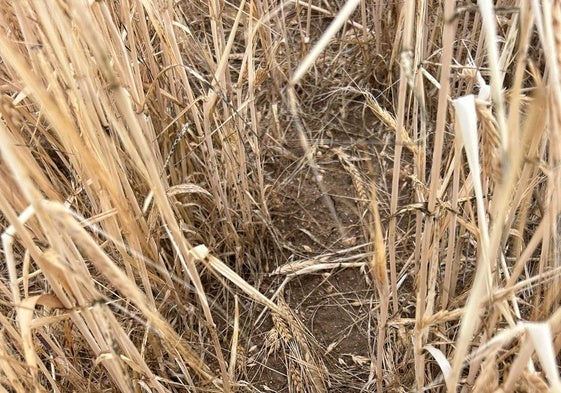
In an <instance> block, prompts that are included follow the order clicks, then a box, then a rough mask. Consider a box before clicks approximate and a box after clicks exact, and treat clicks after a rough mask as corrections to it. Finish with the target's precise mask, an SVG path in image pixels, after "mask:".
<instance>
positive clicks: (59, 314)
mask: <svg viewBox="0 0 561 393" xmlns="http://www.w3.org/2000/svg"><path fill="white" fill-rule="evenodd" d="M0 9H2V13H1V14H0V90H1V91H0V92H1V96H0V116H1V119H0V154H1V156H0V173H1V177H0V211H1V215H0V222H1V224H2V225H1V228H2V259H3V261H4V263H3V265H2V266H3V268H2V269H1V271H0V273H1V279H0V294H1V306H0V311H1V312H0V338H1V339H0V356H1V357H2V359H3V360H2V361H1V362H0V388H1V390H3V391H14V392H28V391H59V392H66V391H75V390H80V391H88V392H90V391H91V392H98V391H122V392H140V391H154V392H172V391H177V392H180V391H217V392H218V391H219V392H233V391H252V392H257V391H266V390H263V389H265V388H264V386H265V385H266V383H265V381H260V380H259V378H260V376H261V375H263V373H262V372H263V368H264V367H265V365H264V364H261V366H260V365H257V366H255V365H253V366H252V367H248V364H247V363H248V362H249V360H248V359H250V358H251V357H250V356H249V355H247V353H248V352H250V351H249V350H250V347H251V346H252V345H253V344H255V343H256V345H258V346H259V345H260V346H262V347H263V348H262V351H261V353H267V352H268V355H272V353H273V352H275V353H278V352H281V353H282V355H281V358H283V359H284V364H285V371H284V372H285V374H284V378H285V379H286V383H285V385H284V386H285V388H286V389H287V390H288V391H290V392H300V391H301V392H322V391H325V392H328V391H349V390H344V389H345V386H346V385H345V381H344V376H345V375H346V374H345V373H342V372H340V369H339V368H337V366H336V364H337V362H336V361H332V360H333V359H329V358H328V357H326V355H325V354H326V353H327V351H326V350H325V348H322V347H321V344H320V342H325V341H326V340H323V338H318V337H313V336H312V334H311V333H310V332H309V331H308V330H307V329H306V328H305V327H304V325H303V323H302V322H301V321H300V320H299V319H298V315H297V314H295V313H294V312H293V310H291V309H290V306H289V305H288V304H287V303H285V302H284V301H282V296H279V297H274V298H271V296H270V295H271V293H272V292H275V290H276V289H277V288H273V289H274V290H273V291H271V292H269V291H267V292H266V293H263V292H262V287H261V284H262V282H263V277H264V273H267V272H269V270H272V269H273V268H275V267H276V265H277V264H283V263H284V259H285V258H286V250H285V249H284V248H283V245H282V241H281V240H280V239H279V236H278V231H277V228H275V224H274V220H273V219H272V211H271V209H270V207H269V205H270V201H271V199H272V198H274V195H275V193H276V192H278V190H277V189H276V188H275V187H276V185H277V184H278V183H277V182H276V181H275V180H276V179H271V178H270V174H269V173H268V172H267V171H266V168H267V165H269V164H270V163H271V162H273V163H274V160H275V158H276V157H278V156H279V155H281V154H285V153H287V152H288V150H287V149H286V147H285V146H286V143H287V138H296V135H298V138H299V140H300V142H301V143H302V145H301V146H302V147H301V149H302V150H301V152H302V155H303V156H306V157H307V161H304V160H302V163H303V165H305V166H310V167H311V168H312V169H313V170H314V171H316V172H314V173H315V174H316V175H317V176H316V180H317V182H318V186H319V188H320V189H321V190H322V193H323V194H324V196H325V198H324V199H323V200H321V201H319V202H318V203H325V206H324V208H325V209H326V211H330V213H331V214H332V215H333V219H334V222H338V221H337V214H338V213H337V211H336V210H335V209H334V208H333V206H330V205H329V203H330V202H329V200H330V199H329V198H328V196H327V194H326V192H325V190H324V189H323V188H322V184H321V183H322V180H321V176H320V175H319V172H317V169H318V168H317V165H316V163H315V162H314V155H313V154H312V152H311V150H312V148H314V146H315V147H317V145H318V144H320V142H318V140H316V139H315V138H316V136H317V134H314V133H310V132H309V130H307V129H306V128H305V127H304V125H305V124H306V121H308V120H310V119H315V124H317V123H318V122H319V123H321V122H322V121H325V120H326V118H327V117H328V116H348V114H349V113H352V112H360V113H366V112H370V113H371V115H373V116H374V117H375V118H377V119H378V120H379V123H376V124H377V125H376V127H378V128H380V129H383V131H380V133H381V134H382V135H380V139H381V140H385V141H386V146H384V147H383V150H384V154H385V155H384V157H386V159H387V160H388V161H387V162H389V163H390V167H389V168H388V169H389V172H388V173H389V174H390V177H389V180H388V181H386V180H387V179H386V177H385V175H386V174H385V173H382V172H383V171H382V170H381V169H379V168H377V166H376V163H374V165H372V164H371V165H370V168H371V169H369V168H368V165H364V166H363V167H360V166H359V164H358V163H356V162H355V161H353V160H352V159H351V158H350V157H349V155H348V153H346V152H345V150H344V149H343V148H339V149H338V150H334V154H335V156H336V157H338V159H339V160H340V162H341V164H342V166H343V167H344V169H346V170H348V171H349V172H350V174H351V175H352V179H353V184H354V187H355V188H356V190H355V191H356V193H358V195H359V196H360V199H361V200H362V202H363V203H362V204H361V205H360V206H361V208H362V209H363V210H364V211H365V212H366V213H365V214H364V215H363V222H362V223H361V224H362V225H363V226H364V233H365V234H366V236H367V237H369V244H370V246H368V247H369V248H368V247H367V248H368V249H369V250H370V251H371V255H372V257H371V258H370V260H365V261H364V262H365V266H369V268H370V269H371V273H372V280H371V283H372V285H373V287H376V289H374V288H373V291H372V299H370V300H371V304H374V305H376V310H377V311H376V315H377V319H376V321H375V324H374V325H373V326H372V327H371V339H370V340H369V342H365V343H364V345H368V346H369V353H370V355H371V356H370V359H368V361H367V362H366V363H369V364H364V368H365V369H367V370H369V373H368V375H369V377H368V379H365V380H364V381H362V389H363V391H379V392H380V391H390V390H392V391H393V390H395V391H399V390H401V391H422V390H423V391H424V390H430V391H463V392H466V391H470V390H474V391H478V392H515V391H561V381H560V378H559V367H558V359H559V350H560V349H561V346H560V340H559V338H560V336H559V334H560V332H561V308H560V307H559V305H560V301H561V299H560V296H559V290H558V288H559V280H560V273H561V259H560V258H561V252H560V250H561V246H560V244H559V240H560V233H561V232H560V229H559V217H560V213H561V198H560V196H559V195H560V193H559V190H561V173H560V168H561V165H560V163H561V149H560V146H561V140H560V135H561V111H560V109H559V108H561V60H560V59H561V37H560V35H559V34H560V33H559V32H560V31H561V27H560V25H561V3H560V2H559V1H545V0H544V1H542V2H540V1H538V0H535V1H531V2H523V1H518V2H502V1H499V2H494V4H492V3H491V2H490V1H481V2H478V4H477V5H476V4H471V3H460V2H458V3H456V2H453V1H449V2H443V5H441V4H440V3H439V4H436V3H434V2H425V1H417V2H412V1H411V2H366V1H365V0H362V1H358V0H355V1H348V2H347V3H344V2H342V1H324V2H311V1H310V2H304V1H283V2H280V1H276V2H275V1H272V2H269V1H241V2H235V4H234V3H228V2H223V1H218V0H209V1H207V2H204V1H192V2H170V1H165V0H158V1H138V0H124V1H118V2H111V1H86V0H68V1H50V2H43V1H29V0H18V1H5V0H0ZM339 10H342V12H341V13H340V14H338V12H339ZM473 94H475V95H473ZM322 113H323V117H322ZM367 118H368V117H364V116H363V121H364V119H367ZM312 123H313V121H312ZM371 126H372V125H371ZM288 135H292V136H288ZM369 148H370V149H371V153H372V155H376V154H378V153H379V151H378V150H381V149H382V146H370V147H369ZM297 159H298V157H297ZM404 168H410V169H408V170H404ZM361 171H363V173H364V174H368V176H365V175H362V174H361ZM369 177H370V178H372V177H373V178H374V179H375V180H371V181H375V182H376V183H375V184H364V183H365V182H367V181H368V180H366V179H368V178H369ZM404 184H405V185H406V187H404ZM371 190H372V191H371ZM365 199H369V200H370V202H369V201H365ZM341 234H342V236H343V235H344V231H343V230H342V229H341ZM407 277H409V278H411V277H414V280H411V285H401V284H400V283H402V282H403V280H405V279H406V278H407ZM366 279H368V280H370V278H368V277H366ZM234 295H235V296H234ZM408 301H410V302H414V305H415V307H414V310H415V312H414V315H412V314H411V313H408V312H405V311H404V307H403V304H404V303H403V302H408ZM263 313H264V314H263ZM261 315H265V318H269V321H270V323H271V326H272V330H271V331H270V332H272V333H269V334H268V336H267V337H268V339H261V341H259V340H260V339H259V337H260V336H259V334H260V333H259V330H258V328H256V327H255V326H254V324H255V323H256V322H259V321H260V320H261V319H262V316H261ZM395 326H398V327H399V329H400V331H403V332H406V337H408V338H409V339H410V341H403V340H401V341H400V340H398V339H396V335H395V334H389V333H390V329H393V327H395ZM271 340H272V341H271ZM275 341H278V343H277V344H275V343H274V342H275ZM398 341H399V342H398ZM267 348H268V349H267ZM257 358H259V357H257ZM254 360H255V359H254ZM261 361H263V363H265V362H266V360H263V359H261ZM398 363H399V364H401V365H404V364H405V365H407V366H408V367H402V366H400V367H398V366H397V365H398ZM403 370H405V371H403ZM407 370H409V371H410V372H407ZM400 373H402V374H400ZM335 380H336V381H337V384H333V381H335ZM349 386H350V385H349ZM352 386H356V384H353V385H352ZM347 389H350V387H347ZM353 389H354V388H353Z"/></svg>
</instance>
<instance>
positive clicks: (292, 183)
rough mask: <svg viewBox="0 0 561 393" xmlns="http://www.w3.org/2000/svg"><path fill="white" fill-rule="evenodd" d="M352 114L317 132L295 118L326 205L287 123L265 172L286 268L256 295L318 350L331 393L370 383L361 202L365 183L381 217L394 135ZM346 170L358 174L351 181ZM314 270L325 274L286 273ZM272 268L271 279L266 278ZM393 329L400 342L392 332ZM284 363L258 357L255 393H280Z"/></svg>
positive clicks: (371, 321)
mask: <svg viewBox="0 0 561 393" xmlns="http://www.w3.org/2000/svg"><path fill="white" fill-rule="evenodd" d="M355 109H356V110H353V111H351V114H350V115H348V116H346V117H345V116H333V117H332V118H331V119H330V121H329V122H328V124H327V125H323V126H317V124H321V123H320V122H315V121H314V119H311V120H310V121H306V119H304V123H305V124H306V125H307V126H306V128H307V132H308V137H309V143H310V146H311V150H312V152H313V154H314V158H315V161H316V163H317V165H318V167H319V171H320V173H321V175H322V177H323V185H324V187H325V189H326V191H327V196H326V195H323V194H322V192H321V191H320V187H319V186H318V184H317V182H316V181H315V178H314V175H313V172H312V170H311V169H310V167H309V165H308V163H307V162H306V160H305V158H304V157H305V154H304V151H303V149H302V146H301V144H300V142H299V139H298V133H297V130H296V127H294V125H293V124H286V135H285V141H286V142H285V144H284V147H283V148H284V149H286V151H284V152H283V154H278V155H277V156H276V157H274V160H273V161H272V163H271V164H270V165H269V166H268V167H267V168H266V169H267V170H268V171H269V175H270V178H271V179H273V181H274V182H273V184H272V186H273V187H274V190H275V191H276V193H273V194H272V195H273V197H272V198H271V201H270V206H269V207H270V210H271V216H272V219H273V223H274V226H275V228H276V229H277V230H278V234H277V237H278V240H279V241H280V242H281V243H282V245H283V248H284V249H285V250H286V253H285V255H286V259H284V260H277V261H275V262H273V264H272V265H273V266H270V269H271V270H272V273H273V274H271V275H270V276H269V277H266V278H265V279H264V281H263V283H262V288H261V290H262V291H263V292H265V293H267V295H268V296H272V295H273V294H275V293H277V295H278V296H280V297H281V298H282V299H284V300H285V301H286V303H287V304H288V305H289V306H290V308H291V310H292V311H293V312H294V314H295V315H296V316H297V317H298V318H299V319H300V320H301V321H302V322H303V323H304V325H305V326H306V328H307V329H308V330H309V332H310V333H311V335H312V336H313V337H314V338H315V339H316V340H317V342H318V343H319V344H320V347H319V351H320V352H321V353H319V355H320V356H321V357H322V359H323V361H324V362H325V365H326V367H327V369H328V371H329V375H330V388H329V391H330V392H355V391H356V392H358V391H361V390H362V389H364V387H365V386H366V384H367V382H368V381H369V377H370V375H371V370H370V364H371V356H372V348H373V346H374V344H375V342H374V332H375V331H376V323H375V319H376V305H377V299H376V291H375V288H374V287H373V285H372V283H371V280H370V275H369V272H368V269H367V264H368V260H369V258H370V257H371V255H372V249H371V246H370V245H369V243H368V229H369V225H368V222H369V220H370V218H369V216H368V213H367V209H368V201H365V200H364V199H365V198H368V192H369V189H370V182H371V181H376V182H377V185H378V192H379V193H380V192H381V195H379V199H380V202H379V207H380V210H381V211H382V214H383V215H384V213H383V212H385V211H386V210H387V209H386V200H387V198H386V195H385V194H384V193H383V192H384V190H387V184H386V183H387V179H386V178H385V177H386V173H387V171H389V170H390V169H391V162H390V161H389V160H390V158H389V157H391V154H387V152H386V151H385V150H386V147H387V146H391V143H388V142H390V139H391V138H392V137H393V136H392V135H388V134H387V133H385V132H384V131H383V129H382V127H383V126H381V125H380V124H379V123H378V122H377V121H376V120H375V118H374V117H373V116H372V115H371V114H369V113H367V112H364V113H363V111H362V106H361V105H358V104H357V105H356V108H355ZM310 124H312V125H313V124H315V126H310ZM390 153H391V152H390ZM345 160H346V161H345ZM349 162H350V165H349ZM353 167H354V168H356V169H357V170H358V174H357V173H356V171H355V172H354V173H353V169H352V168H353ZM372 168H376V169H372ZM357 176H360V179H357ZM359 183H360V184H359ZM360 194H362V197H361V195H360ZM365 194H366V195H365ZM326 198H327V199H328V200H329V201H331V202H332V203H333V205H334V207H335V210H336V212H337V216H338V218H335V217H333V216H332V214H330V210H329V208H328V206H327V205H328V203H331V202H329V201H326ZM385 216H386V217H387V214H385ZM337 220H339V221H340V223H341V224H342V227H343V233H341V231H340V230H339V228H338V225H337ZM322 264H330V265H327V266H325V265H323V266H325V267H324V268H321V269H318V270H315V271H314V270H309V271H308V272H306V273H304V274H295V273H297V272H298V273H302V272H304V271H305V270H301V269H310V268H311V267H315V268H317V267H318V266H322ZM344 265H346V266H344ZM275 269H277V270H276V272H280V274H275ZM291 274H292V275H291ZM284 284H286V285H285V286H283V285H284ZM279 288H282V289H280V290H279ZM404 307H407V305H405V304H404ZM271 328H272V322H271V321H270V320H269V321H268V320H267V319H266V318H265V319H264V322H263V323H262V325H261V326H260V327H259V331H260V332H261V334H262V337H265V336H266V332H267V331H268V330H269V329H271ZM394 330H395V331H394V332H393V333H395V334H396V335H397V334H399V332H398V330H400V329H397V328H396V329H394ZM389 334H392V331H390V332H389ZM396 341H399V340H396ZM398 358H399V357H398ZM286 362H287V359H286V353H282V351H272V353H270V354H267V356H265V357H264V360H263V363H264V364H263V365H262V366H261V367H260V368H259V371H258V375H255V376H254V378H255V379H254V380H253V384H252V385H253V387H254V388H255V389H257V391H263V392H267V391H274V392H279V393H280V392H288V391H289V388H288V383H289V382H288V379H287V368H286ZM405 366H406V365H402V366H401V367H402V368H403V374H402V375H401V378H406V377H407V374H408V372H407V370H406V367H405ZM399 367H400V366H399V365H397V368H398V369H399ZM396 383H397V381H396ZM400 383H403V380H401V381H400ZM387 388H388V389H389V390H388V391H391V390H392V389H391V387H390V386H387ZM368 390H369V389H367V390H362V391H368ZM254 391H255V390H254ZM394 391H395V390H394Z"/></svg>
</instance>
